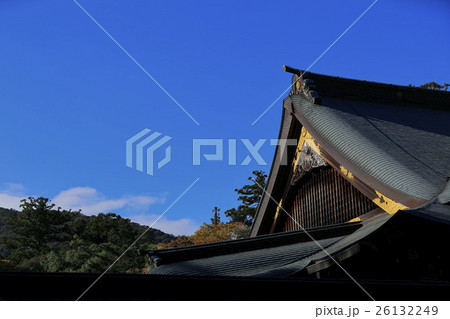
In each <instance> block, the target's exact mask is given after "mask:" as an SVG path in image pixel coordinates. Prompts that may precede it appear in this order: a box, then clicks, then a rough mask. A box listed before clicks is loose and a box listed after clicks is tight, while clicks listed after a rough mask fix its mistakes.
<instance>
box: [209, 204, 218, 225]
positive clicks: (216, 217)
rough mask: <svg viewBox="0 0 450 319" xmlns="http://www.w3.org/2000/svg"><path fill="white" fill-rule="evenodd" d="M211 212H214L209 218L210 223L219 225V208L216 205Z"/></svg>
mask: <svg viewBox="0 0 450 319" xmlns="http://www.w3.org/2000/svg"><path fill="white" fill-rule="evenodd" d="M212 212H213V213H214V215H213V218H211V224H213V225H219V224H220V213H219V212H220V208H218V207H217V206H216V207H214V209H213V210H212Z"/></svg>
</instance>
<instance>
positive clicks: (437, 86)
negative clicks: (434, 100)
mask: <svg viewBox="0 0 450 319" xmlns="http://www.w3.org/2000/svg"><path fill="white" fill-rule="evenodd" d="M409 86H414V85H412V84H410V85H409ZM449 86H450V84H448V83H444V84H443V85H440V84H439V83H436V82H428V83H425V84H422V85H419V87H420V88H422V89H430V90H442V91H447V90H448V87H449Z"/></svg>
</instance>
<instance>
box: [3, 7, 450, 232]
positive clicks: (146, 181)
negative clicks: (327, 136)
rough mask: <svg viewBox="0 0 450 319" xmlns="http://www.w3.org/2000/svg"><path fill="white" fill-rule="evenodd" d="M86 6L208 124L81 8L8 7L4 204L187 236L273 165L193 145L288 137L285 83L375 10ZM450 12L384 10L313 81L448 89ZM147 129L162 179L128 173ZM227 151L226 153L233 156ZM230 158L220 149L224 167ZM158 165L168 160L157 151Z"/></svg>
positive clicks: (356, 30) (331, 54) (327, 57)
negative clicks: (43, 201) (198, 150)
mask: <svg viewBox="0 0 450 319" xmlns="http://www.w3.org/2000/svg"><path fill="white" fill-rule="evenodd" d="M78 3H79V4H80V5H81V6H83V7H84V9H85V10H86V11H87V12H89V14H91V16H92V17H93V18H95V19H96V20H97V21H98V23H99V24H100V25H101V26H102V27H103V28H104V29H105V30H107V32H109V34H110V35H111V36H112V37H113V38H114V39H115V40H116V41H117V42H118V43H120V45H121V46H122V47H123V48H124V49H125V50H127V52H129V54H130V55H131V56H132V57H133V58H134V59H135V61H137V62H138V63H139V64H140V65H141V66H142V67H143V68H144V69H145V70H146V71H147V72H148V73H149V74H150V75H151V76H152V77H153V78H154V79H156V80H157V81H158V82H159V83H160V84H161V86H163V87H164V88H165V89H166V90H167V92H169V93H170V94H171V95H172V96H173V97H174V98H175V99H176V100H177V101H178V102H179V104H180V105H182V106H183V108H185V109H186V110H187V111H188V112H189V113H190V114H191V116H192V117H193V118H194V119H195V120H196V121H197V122H198V123H199V124H200V125H197V124H196V123H195V122H194V121H193V120H192V119H191V118H190V117H189V116H187V115H186V113H184V112H183V111H182V110H181V109H180V107H179V106H178V105H177V104H176V103H174V101H173V100H172V99H171V98H169V97H168V95H167V94H166V93H165V92H164V91H163V90H162V89H161V88H160V87H158V86H157V85H156V84H155V82H154V81H153V80H152V79H151V78H150V77H149V76H148V75H147V74H145V72H143V70H142V69H141V68H139V67H138V66H137V65H136V63H135V62H134V61H133V60H132V59H131V58H130V57H129V56H128V55H127V54H125V52H124V51H123V50H122V49H121V48H119V46H118V45H117V44H116V43H114V41H113V40H112V39H111V38H109V37H108V36H107V35H106V34H105V32H104V31H103V30H101V28H100V27H99V26H97V25H96V24H95V23H94V22H93V21H92V20H91V19H90V18H89V17H88V16H87V14H86V13H85V12H83V10H82V9H81V8H80V7H79V6H78V5H77V4H76V3H75V2H74V1H73V0H40V1H32V0H22V1H13V0H1V1H0V43H1V44H2V46H1V49H0V70H1V72H0V87H1V90H0V110H1V115H0V150H1V156H0V206H3V207H17V205H18V199H20V198H23V197H26V196H44V197H48V198H50V199H52V200H53V201H54V202H55V203H57V204H58V205H61V206H62V207H63V208H72V209H76V208H81V209H83V212H84V213H86V214H96V213H99V212H105V211H111V212H115V213H118V214H120V215H122V216H125V217H129V218H131V219H132V220H135V221H137V222H141V223H145V224H148V225H150V224H151V223H153V221H154V220H155V219H156V218H157V216H159V215H160V214H161V213H162V212H163V211H165V210H166V209H167V208H168V207H169V206H170V204H171V203H172V202H173V201H174V200H175V199H176V198H177V197H178V196H179V195H180V194H181V193H182V192H183V191H184V190H185V189H186V188H187V187H188V186H189V185H191V184H192V183H193V182H194V181H195V180H196V179H197V178H199V180H198V182H197V183H196V184H195V185H194V186H193V187H192V188H191V189H190V190H189V191H188V192H187V193H186V194H185V195H184V196H183V197H182V198H181V199H180V200H179V201H178V202H177V203H176V204H175V205H174V206H173V207H172V208H171V209H170V210H169V211H167V213H166V214H165V215H164V216H163V218H161V219H160V220H159V221H158V222H157V223H156V224H155V225H154V227H155V228H160V229H162V230H164V231H167V232H169V233H173V234H191V233H192V232H193V231H194V230H195V229H197V228H198V226H199V225H200V224H201V223H202V222H208V221H209V219H210V218H211V215H212V214H211V210H212V209H213V207H214V206H218V207H220V208H221V209H222V211H225V210H226V209H229V208H232V207H235V206H236V205H237V204H238V202H237V201H236V198H237V195H236V193H235V192H234V189H235V188H239V187H241V186H242V185H244V184H246V183H247V182H248V181H247V178H248V176H250V175H251V172H252V171H253V170H255V169H262V170H265V171H266V172H268V171H269V170H270V164H271V160H272V157H273V152H274V150H275V148H274V147H273V146H270V145H269V143H268V142H266V143H265V144H264V145H263V147H262V148H261V150H260V154H261V156H262V157H263V158H264V159H265V160H266V161H267V165H265V166H264V165H258V163H256V162H255V160H252V161H251V162H250V163H249V165H246V166H243V165H235V166H229V165H227V161H226V160H225V161H215V162H212V161H209V162H208V161H202V163H201V165H199V166H193V165H192V155H193V154H192V140H193V139H200V138H205V139H206V138H207V139H224V140H225V141H227V140H228V139H237V140H238V144H237V156H238V158H237V162H238V164H239V163H240V162H242V160H243V159H244V158H245V156H246V155H247V154H248V153H247V152H246V149H245V147H244V146H243V145H242V143H240V142H239V139H249V140H250V141H251V142H252V143H253V144H255V143H256V142H257V141H258V139H270V138H276V137H277V136H278V131H279V126H280V119H281V109H282V102H281V100H279V101H278V102H277V103H275V105H274V106H273V107H272V108H270V110H269V111H268V112H267V113H265V114H264V116H263V117H261V118H260V119H259V120H258V121H257V122H256V123H255V125H251V124H252V123H253V122H254V121H255V120H256V119H257V118H258V117H259V116H260V115H261V114H262V112H264V111H265V110H266V108H267V107H268V106H269V105H271V104H272V102H273V101H274V100H275V99H276V98H278V97H279V96H280V94H281V93H282V92H283V91H284V90H285V89H287V87H288V86H289V83H290V77H291V75H290V74H287V73H284V72H283V71H282V66H283V65H284V64H286V65H290V66H293V67H297V68H300V69H306V68H308V67H309V66H310V65H311V63H313V62H314V61H315V60H316V59H317V58H318V57H319V56H320V55H321V54H322V53H323V52H324V51H325V50H326V49H327V48H328V47H329V46H330V44H332V43H333V42H334V41H335V40H336V39H337V38H338V37H339V36H340V35H341V34H342V32H344V30H346V29H347V28H348V27H349V26H350V25H351V24H352V23H353V22H354V21H355V19H356V18H358V16H359V15H360V14H361V13H363V12H364V11H365V10H366V9H367V8H368V7H369V6H370V5H371V4H372V3H373V1H370V0H369V1H361V0H358V1H356V0H353V1H346V0H342V1H292V0H291V1H253V0H248V1H226V2H225V1H178V0H173V1H162V0H160V1H153V0H152V1H144V0H126V1H125V0H114V1H101V0H79V1H78ZM448 30H450V5H449V4H448V3H446V1H443V0H442V1H439V0H430V1H406V0H391V1H387V0H379V1H377V3H375V4H374V5H373V7H372V8H371V9H370V10H369V11H368V12H367V13H366V14H365V15H364V16H363V17H362V18H361V19H360V20H359V21H358V22H357V23H355V24H354V25H353V27H352V28H351V29H350V30H349V31H348V32H347V33H346V34H345V35H344V36H342V38H340V39H339V41H338V42H336V44H335V45H334V46H333V47H332V48H330V49H329V50H328V51H327V52H326V53H325V54H324V55H323V56H322V57H321V58H320V60H318V61H317V63H315V64H314V66H313V67H312V68H311V69H310V71H311V72H316V73H323V74H327V75H334V76H341V77H348V78H355V79H363V80H369V81H378V82H385V83H393V84H400V85H408V84H413V85H420V84H423V83H426V82H429V81H435V82H438V83H441V84H442V83H444V82H445V83H448V82H449V78H448V75H449V74H450V60H449V56H450V38H449V35H448ZM144 128H149V129H151V130H152V131H157V132H160V133H162V134H163V135H167V136H170V137H172V140H171V141H170V146H171V154H172V160H171V162H169V163H168V164H167V165H165V166H164V167H162V168H161V169H159V170H157V171H156V172H155V174H154V175H153V176H150V175H147V174H145V173H142V172H139V171H137V170H135V169H133V168H129V167H127V166H126V165H125V141H126V140H127V139H129V138H130V137H132V136H133V135H135V134H136V133H138V132H140V131H141V130H143V129H144ZM226 143H227V142H225V145H227V144H226ZM227 152H228V151H227V149H225V150H224V154H225V156H227V154H228V153H227ZM160 156H163V154H160Z"/></svg>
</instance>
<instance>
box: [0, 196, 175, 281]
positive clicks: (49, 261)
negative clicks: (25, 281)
mask: <svg viewBox="0 0 450 319" xmlns="http://www.w3.org/2000/svg"><path fill="white" fill-rule="evenodd" d="M146 229H147V226H143V225H140V224H138V223H134V222H131V221H130V220H129V219H128V218H122V217H121V216H119V215H116V214H112V213H107V214H98V215H95V216H86V215H83V214H81V213H80V212H72V211H66V210H60V209H58V210H55V209H54V206H53V205H51V204H49V203H48V200H47V199H45V198H38V199H28V200H27V202H26V203H25V206H23V210H22V211H20V212H19V211H16V210H14V209H6V208H0V260H1V262H0V271H4V270H14V271H16V270H17V271H52V272H60V271H61V272H103V271H104V270H105V269H106V268H107V267H108V266H109V265H110V264H111V263H112V262H114V260H115V259H116V258H117V257H118V256H120V255H121V254H122V253H123V252H124V251H125V250H126V249H127V248H128V247H129V245H130V244H132V243H133V242H134V241H135V240H136V238H138V236H139V235H141V234H142V233H144V232H145V231H146ZM176 238H177V237H176V236H173V235H170V234H167V233H164V232H162V231H160V230H158V229H153V228H151V229H149V230H148V231H147V232H146V233H145V235H144V236H143V237H142V238H141V239H140V240H139V241H138V242H137V243H136V244H135V245H134V246H133V247H132V248H131V249H130V250H129V251H128V252H127V254H126V255H125V256H123V257H122V258H121V260H119V262H117V264H116V265H115V266H114V267H113V268H112V269H111V271H112V272H128V273H136V272H141V271H142V269H143V268H144V265H145V257H144V256H142V255H140V254H139V250H142V249H153V248H155V247H156V246H157V245H159V244H165V243H168V242H170V241H172V240H174V239H176Z"/></svg>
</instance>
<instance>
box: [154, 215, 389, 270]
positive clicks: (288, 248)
mask: <svg viewBox="0 0 450 319" xmlns="http://www.w3.org/2000/svg"><path fill="white" fill-rule="evenodd" d="M390 217H391V216H390V215H388V214H382V215H380V216H378V217H377V218H374V219H373V222H369V223H367V224H364V225H363V224H361V223H350V224H348V223H347V224H342V225H334V226H330V227H321V228H318V229H311V230H308V231H307V232H308V233H309V234H310V235H311V237H312V238H314V239H316V238H321V239H317V240H311V238H310V237H309V236H306V238H305V237H304V235H305V232H304V231H296V232H289V233H276V234H270V235H264V236H257V237H253V238H251V239H243V240H234V241H227V242H220V243H216V244H210V245H204V246H201V245H199V246H191V247H184V248H175V249H167V250H162V251H159V252H158V251H152V252H150V256H151V258H155V256H156V257H157V258H161V259H162V261H163V262H164V259H167V260H168V262H169V263H167V264H164V263H163V264H162V265H159V266H157V267H156V268H154V269H152V270H151V271H150V272H149V274H160V275H183V276H238V277H239V276H245V277H247V276H251V277H271V278H275V277H288V276H292V275H294V274H296V273H298V272H299V271H301V270H302V269H304V268H305V267H306V266H308V265H309V264H311V263H312V262H313V261H314V260H319V259H321V258H324V257H327V256H329V255H333V254H335V253H337V252H339V251H342V250H343V249H345V248H347V247H349V246H351V245H352V244H355V243H356V242H358V241H359V240H361V239H362V238H364V237H365V236H367V235H369V234H370V233H372V232H373V231H375V230H376V229H378V227H380V226H381V225H383V224H384V222H386V221H387V220H388V219H389V218H390ZM326 234H328V235H329V236H332V237H329V238H322V237H323V236H325V235H326ZM296 240H297V242H293V241H296ZM249 242H251V243H252V244H251V245H249ZM233 246H234V248H233ZM209 247H211V248H214V252H213V254H214V256H211V257H203V258H202V257H201V256H204V255H209V254H210V253H211V252H206V253H205V252H201V250H204V249H205V248H209ZM230 247H231V248H232V249H230ZM236 249H242V250H243V251H240V252H236ZM324 250H326V252H327V253H325V252H324ZM165 255H166V256H165ZM177 259H178V260H177Z"/></svg>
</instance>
